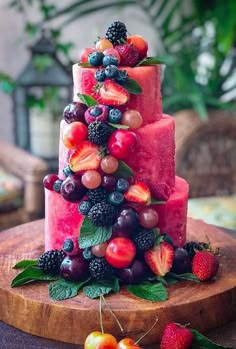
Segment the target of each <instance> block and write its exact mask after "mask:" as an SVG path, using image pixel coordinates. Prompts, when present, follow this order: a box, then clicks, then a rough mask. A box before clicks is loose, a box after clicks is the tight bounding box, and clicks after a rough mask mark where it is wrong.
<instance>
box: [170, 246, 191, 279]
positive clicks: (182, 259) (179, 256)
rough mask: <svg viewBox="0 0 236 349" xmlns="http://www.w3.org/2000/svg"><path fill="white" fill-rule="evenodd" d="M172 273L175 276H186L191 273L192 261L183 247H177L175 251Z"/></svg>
mask: <svg viewBox="0 0 236 349" xmlns="http://www.w3.org/2000/svg"><path fill="white" fill-rule="evenodd" d="M171 272H172V273H175V274H185V273H189V272H191V259H190V257H189V255H188V252H187V251H186V250H185V249H184V248H182V247H177V248H176V249H175V255H174V261H173V265H172V268H171Z"/></svg>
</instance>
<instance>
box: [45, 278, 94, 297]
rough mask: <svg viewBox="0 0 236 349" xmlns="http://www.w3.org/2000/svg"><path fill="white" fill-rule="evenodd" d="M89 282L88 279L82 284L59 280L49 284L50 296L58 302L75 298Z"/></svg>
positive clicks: (81, 282)
mask: <svg viewBox="0 0 236 349" xmlns="http://www.w3.org/2000/svg"><path fill="white" fill-rule="evenodd" d="M87 282H88V279H87V280H84V281H80V282H74V281H67V280H64V279H59V280H57V281H56V282H51V283H50V284H49V296H50V297H51V298H52V299H54V300H56V301H60V300H63V299H67V298H72V297H75V296H76V295H77V294H78V292H79V290H80V289H81V288H82V286H83V285H84V284H86V283H87Z"/></svg>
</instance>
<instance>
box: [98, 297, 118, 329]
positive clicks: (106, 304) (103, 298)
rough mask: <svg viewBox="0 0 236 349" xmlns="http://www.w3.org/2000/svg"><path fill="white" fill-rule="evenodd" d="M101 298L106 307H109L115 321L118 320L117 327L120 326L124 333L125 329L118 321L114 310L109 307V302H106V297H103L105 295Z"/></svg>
mask: <svg viewBox="0 0 236 349" xmlns="http://www.w3.org/2000/svg"><path fill="white" fill-rule="evenodd" d="M101 298H102V300H103V302H104V304H105V306H106V307H107V309H108V310H109V311H110V313H111V315H112V316H113V317H114V319H115V320H116V323H117V325H118V326H119V328H120V330H121V332H124V329H123V327H122V326H121V323H120V321H119V320H118V318H117V316H116V314H115V313H114V312H113V310H112V309H111V307H110V306H109V304H108V303H107V301H106V300H105V297H104V296H103V294H102V295H101Z"/></svg>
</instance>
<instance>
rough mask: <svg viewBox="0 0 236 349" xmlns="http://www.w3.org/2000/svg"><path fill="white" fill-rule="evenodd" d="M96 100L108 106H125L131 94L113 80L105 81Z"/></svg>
mask: <svg viewBox="0 0 236 349" xmlns="http://www.w3.org/2000/svg"><path fill="white" fill-rule="evenodd" d="M96 99H97V100H98V101H99V102H100V103H102V104H107V105H123V104H126V103H127V102H128V100H129V92H128V91H127V90H126V89H125V88H124V87H123V86H121V85H119V84H118V83H117V82H115V81H113V80H110V79H108V80H105V81H104V82H103V83H102V85H101V86H100V89H99V91H98V93H97V97H96Z"/></svg>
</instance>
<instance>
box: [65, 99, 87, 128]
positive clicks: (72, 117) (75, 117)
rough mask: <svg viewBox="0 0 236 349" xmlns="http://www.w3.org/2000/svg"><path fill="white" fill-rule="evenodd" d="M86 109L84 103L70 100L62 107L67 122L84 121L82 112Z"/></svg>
mask: <svg viewBox="0 0 236 349" xmlns="http://www.w3.org/2000/svg"><path fill="white" fill-rule="evenodd" d="M87 109H88V107H87V105H86V104H84V103H80V102H72V103H70V104H68V105H67V106H66V107H65V109H64V113H63V116H64V119H65V121H66V122H67V123H68V124H70V123H71V122H74V121H80V122H85V119H84V113H85V112H86V110H87Z"/></svg>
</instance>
